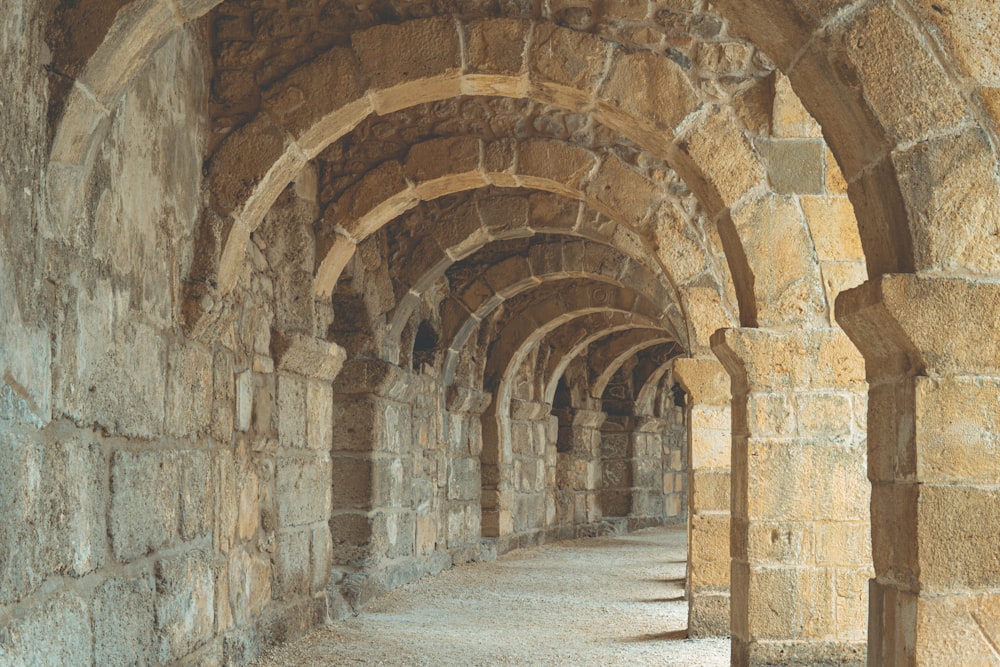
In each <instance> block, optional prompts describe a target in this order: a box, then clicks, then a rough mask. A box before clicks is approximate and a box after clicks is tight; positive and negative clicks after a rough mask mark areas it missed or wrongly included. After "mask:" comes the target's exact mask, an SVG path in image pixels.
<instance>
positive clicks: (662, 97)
mask: <svg viewBox="0 0 1000 667" xmlns="http://www.w3.org/2000/svg"><path fill="white" fill-rule="evenodd" d="M614 53H615V57H614V59H613V60H612V62H611V67H610V70H609V72H608V75H607V77H606V78H605V80H604V84H603V85H602V87H601V90H600V93H599V100H600V103H601V104H606V105H607V106H609V107H611V108H612V109H614V110H615V111H617V112H618V113H621V114H623V115H628V116H634V117H638V118H642V119H644V120H647V121H648V122H650V123H651V124H652V125H653V126H654V127H655V128H656V129H657V130H659V131H666V132H668V133H669V132H672V131H673V129H674V128H675V127H676V126H677V125H678V124H679V123H680V122H681V121H682V120H683V119H684V118H685V117H686V116H687V115H688V113H690V112H691V111H692V110H694V108H695V106H696V105H697V103H698V98H697V95H696V94H695V91H694V89H693V88H692V86H691V81H690V79H689V78H688V76H687V74H686V73H685V72H684V70H682V69H681V68H680V66H679V65H677V63H675V62H673V61H672V60H671V59H669V58H663V57H660V56H658V55H656V54H654V53H653V52H652V51H645V50H640V51H636V52H633V53H628V52H626V51H615V52H614Z"/></svg>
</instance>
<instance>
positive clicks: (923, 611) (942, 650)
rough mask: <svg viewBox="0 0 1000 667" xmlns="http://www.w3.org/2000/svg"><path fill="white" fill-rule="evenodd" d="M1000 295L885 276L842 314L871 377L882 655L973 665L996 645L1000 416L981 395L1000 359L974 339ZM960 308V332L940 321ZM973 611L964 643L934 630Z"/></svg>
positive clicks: (991, 385) (878, 650) (876, 602)
mask: <svg viewBox="0 0 1000 667" xmlns="http://www.w3.org/2000/svg"><path fill="white" fill-rule="evenodd" d="M997 304H998V299H997V291H996V289H995V288H994V286H993V285H990V284H984V283H976V282H972V281H968V280H961V279H933V278H917V277H914V276H906V275H894V276H883V277H882V278H880V279H878V280H876V281H871V282H869V283H865V284H864V285H862V286H860V287H857V288H855V289H854V290H851V291H849V292H847V293H845V294H844V295H843V297H841V299H839V300H838V306H837V308H838V312H837V317H838V320H839V321H840V322H842V323H843V326H844V328H845V330H846V331H847V332H848V335H850V336H851V339H852V340H853V341H854V342H855V343H856V344H857V345H858V347H859V349H861V351H862V353H863V354H864V356H865V362H866V368H867V375H868V382H869V384H870V386H871V398H870V403H869V415H868V423H869V434H868V439H869V446H870V448H871V452H872V456H871V459H872V460H871V464H870V477H871V479H872V482H873V484H872V524H873V528H874V529H873V539H872V549H873V556H874V561H875V575H876V576H875V579H874V580H872V582H871V587H870V596H871V609H870V614H871V615H872V618H871V623H870V626H869V627H870V631H871V635H870V637H869V641H870V644H869V646H870V651H871V652H872V654H873V656H874V657H873V659H874V660H881V661H885V662H890V661H893V660H902V659H910V658H909V656H919V657H920V659H922V660H925V661H927V662H928V663H930V664H944V663H947V662H951V661H954V660H969V661H972V662H975V661H977V660H980V659H984V658H980V656H985V655H986V654H987V651H989V650H992V649H987V648H986V647H987V645H988V644H989V643H990V641H991V640H990V638H991V637H993V636H995V635H994V633H995V629H994V627H993V625H992V621H990V620H987V621H985V625H984V624H983V622H979V621H975V619H976V618H984V619H991V618H992V614H993V612H991V611H988V610H990V609H992V608H994V607H995V605H996V596H995V595H994V594H993V590H994V586H995V581H996V572H997V563H996V559H995V555H994V553H993V550H992V549H991V548H989V547H986V546H985V544H986V543H985V542H983V535H984V533H983V532H981V531H986V532H987V533H988V532H991V531H992V530H993V528H992V526H993V525H994V522H995V516H996V515H995V512H994V511H993V510H992V508H993V507H995V503H996V493H995V492H994V491H992V490H991V489H990V487H985V488H984V487H983V486H982V483H983V481H984V480H985V478H987V477H990V478H992V474H991V472H990V470H991V469H992V468H993V467H994V466H993V464H992V462H991V461H990V460H988V458H987V459H984V458H983V456H984V454H985V453H986V452H988V451H989V450H990V449H991V448H992V447H993V441H994V431H995V429H996V426H995V424H996V422H995V421H993V420H990V419H989V417H988V416H987V415H988V411H987V410H988V409H987V407H986V406H987V405H988V404H989V402H984V403H980V402H979V401H977V397H982V396H983V395H984V394H983V392H985V393H986V394H987V395H989V396H993V395H994V394H995V387H996V385H997V374H998V371H1000V357H998V355H997V353H996V350H995V349H993V347H992V346H991V345H990V344H989V342H988V341H989V340H992V339H991V338H989V337H986V338H983V339H982V343H985V346H984V345H983V344H980V345H977V349H976V351H975V352H974V353H973V352H971V350H969V348H968V347H967V346H968V345H969V343H970V341H971V340H972V339H975V338H978V337H979V336H980V335H981V334H982V332H984V331H986V330H989V329H991V328H992V326H993V325H992V324H986V322H993V321H995V318H996V313H997ZM932 312H933V313H934V314H935V319H934V320H930V319H929V318H928V316H927V314H928V313H932ZM958 312H962V313H963V315H962V319H963V327H962V333H961V334H958V333H957V332H955V331H947V332H946V331H945V330H944V328H943V327H942V326H941V325H940V323H939V322H940V321H948V320H949V319H950V318H953V317H955V316H956V314H957V313H958ZM938 317H940V318H943V319H942V320H937V319H936V318H938ZM984 326H985V327H986V328H985V329H984V328H983V327H984ZM887 330H888V331H891V332H892V335H890V336H886V335H884V334H883V333H882V332H884V331H887ZM970 402H974V403H976V405H977V407H976V408H975V409H973V410H972V411H971V412H970V411H968V407H969V405H970ZM979 414H982V415H983V416H985V417H986V421H980V420H979V419H977V416H978V415H979ZM904 424H909V425H910V426H909V428H905V427H903V425H904ZM945 452H947V454H945ZM960 516H975V517H976V520H975V521H974V522H972V523H966V522H963V521H961V520H960V519H959V517H960ZM959 526H963V527H962V528H959ZM957 531H961V534H959V533H958V532H957ZM945 609H947V610H948V611H944V610H945ZM959 609H967V610H968V611H959ZM945 619H948V620H947V621H946V620H945ZM957 619H962V620H957ZM970 619H971V620H972V621H973V622H974V623H976V624H977V626H978V628H979V631H978V633H977V634H975V635H972V634H970V635H969V637H970V639H969V641H968V642H967V643H965V644H964V645H962V646H957V645H956V644H955V643H954V642H952V641H950V640H947V639H945V638H944V637H943V635H941V634H940V633H939V632H938V631H937V629H936V628H935V626H936V625H937V623H939V622H940V623H947V626H948V627H949V629H950V630H951V631H952V632H955V631H958V632H962V631H959V630H957V628H958V626H959V625H966V624H967V623H968V621H969V620H970ZM967 627H968V626H967ZM932 628H935V629H932ZM952 636H954V635H952ZM989 659H992V658H989Z"/></svg>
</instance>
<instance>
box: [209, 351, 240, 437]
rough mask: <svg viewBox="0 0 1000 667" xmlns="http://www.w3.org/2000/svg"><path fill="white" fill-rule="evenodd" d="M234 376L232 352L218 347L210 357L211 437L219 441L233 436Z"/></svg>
mask: <svg viewBox="0 0 1000 667" xmlns="http://www.w3.org/2000/svg"><path fill="white" fill-rule="evenodd" d="M235 378H236V376H235V371H234V368H233V354H232V352H230V351H229V350H227V349H225V348H222V347H220V348H219V349H217V350H216V351H215V355H214V356H213V358H212V437H214V438H215V439H216V441H218V442H221V443H228V442H229V441H230V440H231V439H232V437H233V420H234V416H235V415H234V412H235V410H234V408H235V407H236V379H235Z"/></svg>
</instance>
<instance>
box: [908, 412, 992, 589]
mask: <svg viewBox="0 0 1000 667" xmlns="http://www.w3.org/2000/svg"><path fill="white" fill-rule="evenodd" d="M994 400H996V399H995V398H994ZM916 527H917V528H916V531H917V534H916V537H917V542H916V544H915V545H914V546H915V548H916V551H917V555H918V558H919V561H918V566H919V573H920V590H921V592H923V593H927V594H934V593H939V594H943V593H950V592H953V591H985V590H995V589H998V588H1000V550H998V548H997V535H1000V491H998V490H997V489H996V488H995V487H994V488H985V489H984V488H977V487H966V486H951V485H944V486H936V485H930V484H921V485H920V486H919V496H918V506H917V517H916Z"/></svg>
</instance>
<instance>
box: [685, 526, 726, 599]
mask: <svg viewBox="0 0 1000 667" xmlns="http://www.w3.org/2000/svg"><path fill="white" fill-rule="evenodd" d="M688 554H689V561H690V563H689V572H688V584H689V586H690V587H691V589H692V590H697V589H699V588H702V587H720V586H721V587H723V588H725V587H728V586H729V577H730V557H729V516H727V515H725V514H705V515H694V516H692V517H691V528H690V533H689V544H688Z"/></svg>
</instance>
